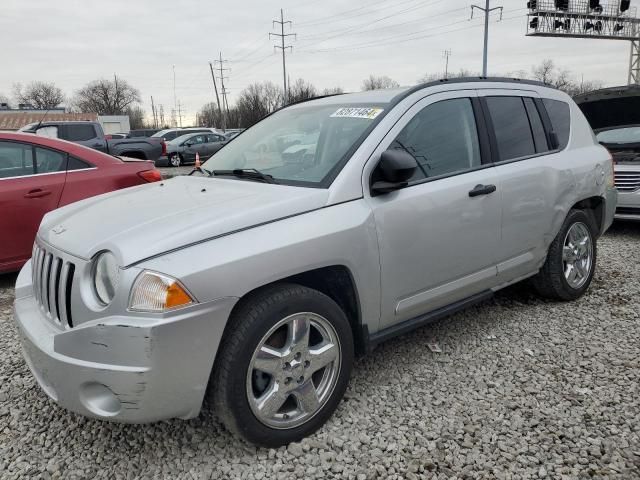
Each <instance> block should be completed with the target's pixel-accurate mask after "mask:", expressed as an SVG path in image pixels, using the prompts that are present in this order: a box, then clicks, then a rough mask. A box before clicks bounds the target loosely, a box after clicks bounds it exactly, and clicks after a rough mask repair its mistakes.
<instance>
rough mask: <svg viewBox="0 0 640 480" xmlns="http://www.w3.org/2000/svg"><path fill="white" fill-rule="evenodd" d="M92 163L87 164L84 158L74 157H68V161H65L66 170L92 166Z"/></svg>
mask: <svg viewBox="0 0 640 480" xmlns="http://www.w3.org/2000/svg"><path fill="white" fill-rule="evenodd" d="M92 167H93V165H89V164H88V163H87V162H85V161H84V160H80V159H79V158H76V157H69V161H68V162H67V170H82V169H84V168H92Z"/></svg>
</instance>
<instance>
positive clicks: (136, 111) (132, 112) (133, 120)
mask: <svg viewBox="0 0 640 480" xmlns="http://www.w3.org/2000/svg"><path fill="white" fill-rule="evenodd" d="M124 113H125V115H128V116H129V126H130V127H131V130H137V129H139V128H146V126H147V125H146V122H145V116H146V113H145V111H144V110H143V109H142V107H140V106H138V105H134V106H129V107H127V109H126V110H125V112H124Z"/></svg>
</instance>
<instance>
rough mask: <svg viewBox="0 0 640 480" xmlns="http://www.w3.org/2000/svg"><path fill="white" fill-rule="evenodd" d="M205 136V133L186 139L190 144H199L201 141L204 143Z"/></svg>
mask: <svg viewBox="0 0 640 480" xmlns="http://www.w3.org/2000/svg"><path fill="white" fill-rule="evenodd" d="M205 137H206V135H196V136H195V137H191V138H190V139H189V140H187V143H190V144H191V145H200V144H201V143H206V142H205Z"/></svg>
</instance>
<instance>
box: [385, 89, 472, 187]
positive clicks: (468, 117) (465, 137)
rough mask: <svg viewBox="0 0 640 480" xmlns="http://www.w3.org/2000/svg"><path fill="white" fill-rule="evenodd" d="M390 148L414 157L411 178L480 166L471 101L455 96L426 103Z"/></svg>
mask: <svg viewBox="0 0 640 480" xmlns="http://www.w3.org/2000/svg"><path fill="white" fill-rule="evenodd" d="M389 148H393V149H398V150H404V151H405V152H408V153H409V154H411V155H412V156H413V158H415V160H416V162H417V163H418V169H417V170H416V173H415V174H414V177H413V178H412V179H411V181H420V180H422V179H424V178H431V177H438V176H441V175H450V174H453V173H459V172H464V171H467V170H470V169H472V168H475V167H478V166H480V164H481V163H482V160H481V156H480V144H479V141H478V131H477V127H476V120H475V116H474V113H473V107H472V105H471V100H469V99H468V98H456V99H452V100H443V101H441V102H437V103H434V104H431V105H428V106H426V107H425V108H424V109H422V110H421V111H420V112H418V113H417V114H416V116H415V117H413V118H412V119H411V121H410V122H409V123H408V124H407V126H406V127H404V128H403V129H402V131H401V132H400V134H399V135H398V136H397V137H396V139H395V140H394V141H393V143H392V144H391V145H390V146H389Z"/></svg>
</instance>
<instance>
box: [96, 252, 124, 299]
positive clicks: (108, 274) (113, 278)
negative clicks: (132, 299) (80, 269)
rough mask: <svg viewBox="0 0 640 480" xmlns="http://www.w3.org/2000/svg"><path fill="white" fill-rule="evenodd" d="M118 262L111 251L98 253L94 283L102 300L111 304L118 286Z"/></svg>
mask: <svg viewBox="0 0 640 480" xmlns="http://www.w3.org/2000/svg"><path fill="white" fill-rule="evenodd" d="M118 275H119V272H118V263H117V262H116V257H115V256H114V255H113V253H111V252H104V253H101V254H100V255H98V258H96V260H95V268H94V270H93V284H94V288H95V291H96V295H97V296H98V299H99V300H100V302H102V303H103V304H104V305H109V303H111V300H113V297H114V296H115V294H116V289H117V287H118Z"/></svg>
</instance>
